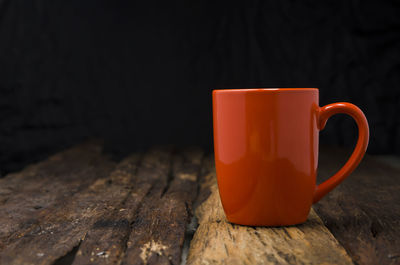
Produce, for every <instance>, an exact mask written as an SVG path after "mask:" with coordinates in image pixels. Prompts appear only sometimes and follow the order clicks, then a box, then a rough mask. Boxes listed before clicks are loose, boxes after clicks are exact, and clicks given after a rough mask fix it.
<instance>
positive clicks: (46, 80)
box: [0, 0, 400, 174]
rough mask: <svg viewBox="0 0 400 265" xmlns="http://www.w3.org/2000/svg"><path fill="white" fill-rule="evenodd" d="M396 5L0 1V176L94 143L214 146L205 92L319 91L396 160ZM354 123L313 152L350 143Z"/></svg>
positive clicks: (329, 134)
mask: <svg viewBox="0 0 400 265" xmlns="http://www.w3.org/2000/svg"><path fill="white" fill-rule="evenodd" d="M399 10H400V2H399V1H378V0H376V1H359V0H342V1H339V0H335V1H282V0H275V1H243V3H238V2H234V1H229V2H226V1H225V2H224V1H205V0H202V1H181V2H177V1H157V2H155V1H141V2H140V3H139V2H137V1H101V0H96V1H95V0H86V1H78V0H73V1H54V0H12V1H10V0H3V1H0V170H1V171H2V172H3V174H4V173H5V172H9V171H12V170H17V169H19V168H20V167H21V166H23V165H25V164H26V163H30V162H33V161H35V160H38V159H41V158H43V157H44V156H46V155H48V154H49V153H52V152H55V151H57V150H59V149H61V148H65V147H66V146H69V145H71V144H74V143H77V142H80V141H82V140H84V139H87V138H90V137H93V136H95V137H100V138H104V139H105V140H106V145H107V148H108V150H109V151H114V152H129V151H133V150H135V149H138V148H146V147H148V146H149V145H153V144H158V143H172V144H178V145H179V144H180V145H183V144H198V145H203V146H205V147H208V148H210V150H211V148H212V117H211V90H212V88H218V87H231V88H232V87H233V88H235V87H319V88H320V98H321V100H320V101H321V105H324V104H328V103H331V102H335V101H349V102H352V103H354V104H356V105H358V106H359V107H360V108H361V109H363V110H364V112H365V113H366V115H367V118H368V120H369V123H370V129H371V141H370V147H369V152H370V153H397V154H399V153H400V118H399V115H400V109H399V108H400V104H399V103H400V90H399V89H400V12H399ZM355 139H356V128H355V125H354V123H353V122H352V121H351V119H349V118H346V117H334V118H332V119H331V120H330V121H329V122H328V125H327V128H326V130H324V132H323V133H322V134H321V142H322V143H325V144H335V145H344V146H350V147H351V146H353V145H354V142H355Z"/></svg>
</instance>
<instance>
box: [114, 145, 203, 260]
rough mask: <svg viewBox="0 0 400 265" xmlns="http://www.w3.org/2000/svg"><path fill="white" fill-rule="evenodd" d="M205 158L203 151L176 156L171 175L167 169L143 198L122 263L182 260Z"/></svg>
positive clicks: (193, 151)
mask: <svg viewBox="0 0 400 265" xmlns="http://www.w3.org/2000/svg"><path fill="white" fill-rule="evenodd" d="M201 161H202V152H201V151H200V150H192V151H187V152H183V153H179V154H176V155H174V158H173V164H172V172H171V173H170V175H169V176H168V172H164V173H163V174H162V175H161V176H160V179H159V180H158V182H157V185H155V186H154V187H153V188H152V189H151V191H150V192H149V193H148V194H147V196H146V199H145V200H143V203H142V205H141V207H140V209H139V212H138V215H137V217H136V219H135V221H134V223H133V224H132V232H131V234H130V237H129V240H128V243H127V249H126V253H125V256H124V259H123V261H122V264H179V263H180V259H181V252H182V245H183V241H184V237H185V229H186V225H187V224H188V223H189V221H190V217H191V205H192V202H193V200H194V198H195V197H196V194H197V177H198V173H199V171H200V167H201Z"/></svg>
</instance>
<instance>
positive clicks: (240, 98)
mask: <svg viewBox="0 0 400 265" xmlns="http://www.w3.org/2000/svg"><path fill="white" fill-rule="evenodd" d="M317 113H318V89H316V88H299V89H294V88H284V89H222V90H214V91H213V122H214V124H213V125H214V151H215V164H216V172H217V180H218V188H219V192H220V197H221V201H222V205H223V208H224V211H225V214H226V217H227V219H228V221H230V222H232V223H236V224H242V225H254V226H279V225H294V224H298V223H302V222H305V221H306V220H307V216H308V214H309V211H310V209H311V205H312V202H313V195H314V192H315V185H316V183H315V181H316V170H317V164H318V132H319V130H318V127H317V118H318V117H317Z"/></svg>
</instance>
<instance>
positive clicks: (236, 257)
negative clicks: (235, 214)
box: [187, 158, 352, 264]
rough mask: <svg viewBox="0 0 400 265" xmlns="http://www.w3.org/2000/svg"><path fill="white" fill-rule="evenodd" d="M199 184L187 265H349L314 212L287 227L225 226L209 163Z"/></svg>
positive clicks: (346, 258)
mask: <svg viewBox="0 0 400 265" xmlns="http://www.w3.org/2000/svg"><path fill="white" fill-rule="evenodd" d="M208 168H209V171H208V173H207V174H206V175H205V176H204V178H203V181H202V184H201V194H200V196H199V198H200V200H202V201H203V202H202V203H201V204H200V206H199V207H198V208H197V209H196V216H197V217H198V220H199V227H198V229H197V231H196V233H195V235H194V237H193V240H192V242H191V245H190V250H189V256H188V262H187V264H352V261H351V259H350V257H349V256H348V255H347V253H346V251H345V250H344V249H343V248H342V247H341V246H340V245H339V243H338V242H337V241H336V239H335V238H334V237H333V236H332V234H331V233H330V232H329V231H328V229H327V228H326V227H325V226H324V224H323V223H322V221H321V220H320V219H319V217H318V216H317V215H316V214H315V212H314V211H311V213H310V216H309V219H308V221H307V222H306V223H304V224H302V225H297V226H291V227H273V228H267V227H246V226H240V225H233V224H230V223H228V222H227V220H226V219H225V215H224V213H223V209H222V206H221V204H220V199H219V194H218V188H217V184H216V176H215V169H214V163H213V160H212V159H211V158H210V159H208ZM207 194H210V195H209V196H208V198H207V199H205V198H206V197H207Z"/></svg>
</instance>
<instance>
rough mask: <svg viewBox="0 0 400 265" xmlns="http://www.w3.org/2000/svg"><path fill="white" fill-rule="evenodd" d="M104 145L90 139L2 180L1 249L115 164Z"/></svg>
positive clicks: (105, 173) (0, 209)
mask: <svg viewBox="0 0 400 265" xmlns="http://www.w3.org/2000/svg"><path fill="white" fill-rule="evenodd" d="M101 150H102V148H101V145H100V144H99V143H96V142H88V143H85V144H82V145H78V146H76V147H74V148H71V149H68V150H66V151H64V152H61V153H59V154H56V155H54V156H52V157H50V158H49V159H47V160H46V161H44V162H41V163H38V164H36V165H32V166H29V167H27V168H26V169H25V170H23V171H21V172H20V173H15V174H10V175H8V176H6V177H5V178H3V179H1V180H0V196H1V197H2V203H1V205H0V223H1V226H0V251H1V250H2V249H3V248H4V247H5V246H6V245H8V244H11V243H12V242H13V241H14V240H16V239H18V238H20V237H21V236H23V235H24V233H27V231H31V230H34V229H37V228H38V227H39V217H40V216H41V215H43V213H44V212H46V211H47V209H49V208H51V209H53V208H54V206H55V205H58V204H60V202H64V201H66V200H67V199H68V198H70V197H71V196H73V195H74V194H76V193H79V192H80V191H81V190H83V189H85V188H87V187H88V186H89V185H90V184H91V183H92V182H93V181H94V180H95V179H96V178H98V177H102V176H106V175H107V174H108V173H109V172H110V171H111V169H112V168H113V167H114V163H113V162H111V161H110V160H109V159H108V158H107V157H105V156H104V155H102V153H101Z"/></svg>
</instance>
